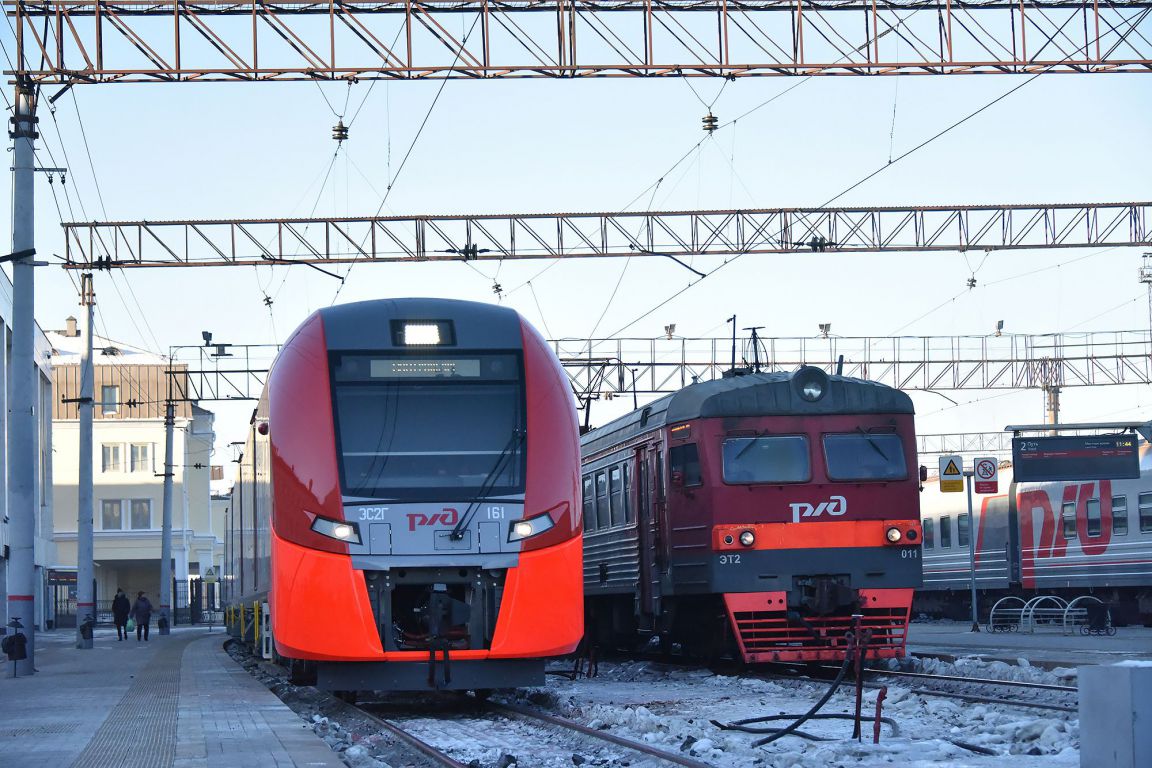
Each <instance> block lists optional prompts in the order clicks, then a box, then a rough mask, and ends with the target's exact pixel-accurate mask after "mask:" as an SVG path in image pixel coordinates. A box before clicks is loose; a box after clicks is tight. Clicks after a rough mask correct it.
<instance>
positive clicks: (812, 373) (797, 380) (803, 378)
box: [792, 365, 828, 403]
mask: <svg viewBox="0 0 1152 768" xmlns="http://www.w3.org/2000/svg"><path fill="white" fill-rule="evenodd" d="M792 386H793V387H794V388H795V390H796V394H798V395H800V397H801V398H802V399H804V400H806V401H808V402H809V403H814V402H816V401H817V400H819V399H821V398H822V397H824V395H825V394H827V392H828V374H826V373H824V371H822V370H820V369H819V368H816V367H813V366H811V365H805V366H802V367H801V368H800V370H798V371H796V373H794V374H792Z"/></svg>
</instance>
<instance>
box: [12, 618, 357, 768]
mask: <svg viewBox="0 0 1152 768" xmlns="http://www.w3.org/2000/svg"><path fill="white" fill-rule="evenodd" d="M75 637H76V635H75V630H72V629H69V630H56V631H49V632H38V633H37V634H36V669H37V672H36V674H34V675H27V676H22V677H18V678H13V677H11V674H12V665H11V664H6V667H7V669H6V670H4V672H3V674H0V766H5V767H7V766H11V768H17V767H18V768H66V767H67V766H72V768H105V767H107V768H160V767H164V768H168V767H171V768H263V767H264V766H275V767H276V768H343V765H344V764H343V762H342V761H341V760H340V758H339V757H338V756H337V755H336V753H334V752H333V751H332V750H331V749H329V747H328V746H327V745H326V744H325V743H324V741H323V740H322V739H320V738H319V737H318V736H316V735H315V734H314V733H313V732H312V729H311V728H309V727H308V724H307V723H305V722H304V721H303V720H301V719H300V717H299V716H297V715H296V714H295V713H294V712H292V711H291V710H290V709H289V708H288V707H287V706H285V705H284V704H283V703H282V702H281V701H280V699H278V698H277V697H276V696H275V695H274V694H273V693H272V692H271V691H269V690H268V689H267V688H266V687H264V685H263V684H262V683H260V682H259V681H257V680H256V679H255V678H253V677H252V676H251V675H249V674H248V672H247V671H245V670H244V668H243V667H241V666H240V665H239V664H237V663H236V662H235V661H233V660H232V658H231V657H230V656H229V655H228V654H227V652H225V651H224V649H223V645H224V642H225V640H226V638H227V636H226V635H225V634H224V632H223V630H222V629H221V628H220V627H218V626H217V627H216V628H215V630H214V631H213V630H211V629H208V628H203V627H188V628H184V627H177V628H174V629H173V631H172V633H171V634H170V635H167V636H160V635H159V634H158V633H157V632H156V631H155V627H153V632H152V636H151V639H150V640H149V641H148V642H138V641H137V640H136V637H135V635H134V634H133V636H132V637H131V638H130V639H128V640H124V641H118V640H117V639H116V633H115V631H114V630H110V629H103V628H100V629H97V630H96V636H95V639H94V647H93V648H92V649H90V650H77V649H76V648H75V647H74V646H75ZM3 658H4V657H3V656H0V659H3Z"/></svg>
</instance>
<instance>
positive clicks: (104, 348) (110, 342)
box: [45, 331, 168, 365]
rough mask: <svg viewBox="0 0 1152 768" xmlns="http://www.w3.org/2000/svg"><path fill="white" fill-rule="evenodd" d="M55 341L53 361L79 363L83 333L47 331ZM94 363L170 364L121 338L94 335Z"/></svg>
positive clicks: (67, 363) (165, 359) (163, 357)
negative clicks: (75, 334)
mask: <svg viewBox="0 0 1152 768" xmlns="http://www.w3.org/2000/svg"><path fill="white" fill-rule="evenodd" d="M45 335H46V336H47V337H48V343H49V344H51V345H52V364H53V365H79V364H80V354H81V352H82V351H83V350H84V337H83V336H70V335H68V332H67V331H46V332H45ZM92 363H93V365H167V364H168V358H167V357H165V356H163V355H158V354H156V353H155V352H150V351H148V350H146V349H140V348H139V347H134V346H132V345H130V344H125V343H124V342H122V341H116V340H114V339H108V338H105V337H103V336H93V337H92Z"/></svg>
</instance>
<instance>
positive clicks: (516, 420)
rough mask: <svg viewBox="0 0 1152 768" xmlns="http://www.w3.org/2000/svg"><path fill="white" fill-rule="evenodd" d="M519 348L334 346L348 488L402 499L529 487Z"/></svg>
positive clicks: (495, 493)
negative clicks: (448, 350)
mask: <svg viewBox="0 0 1152 768" xmlns="http://www.w3.org/2000/svg"><path fill="white" fill-rule="evenodd" d="M521 370H522V368H521V363H520V358H519V356H518V355H516V354H507V353H506V354H471V355H436V356H413V355H396V356H389V355H381V354H378V355H372V354H362V353H355V354H334V355H333V359H332V390H333V396H334V400H335V417H336V434H337V441H338V444H339V452H340V482H341V486H342V488H343V490H344V494H345V495H346V496H363V497H370V498H376V499H396V500H402V501H425V500H429V501H430V500H459V499H470V498H475V497H478V496H481V495H483V496H484V497H500V496H510V495H516V494H522V493H523V492H524V467H525V461H526V458H525V456H526V453H525V445H526V442H525V440H524V438H523V436H524V428H525V413H524V391H523V386H522V376H521Z"/></svg>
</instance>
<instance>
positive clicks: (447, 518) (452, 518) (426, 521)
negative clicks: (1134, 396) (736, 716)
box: [408, 507, 460, 531]
mask: <svg viewBox="0 0 1152 768" xmlns="http://www.w3.org/2000/svg"><path fill="white" fill-rule="evenodd" d="M459 519H460V514H459V513H458V512H457V511H456V508H455V507H444V510H443V511H442V512H433V513H432V514H430V515H425V514H424V513H422V512H409V513H408V530H409V531H414V530H416V526H418V525H419V526H425V525H456V521H458V520H459Z"/></svg>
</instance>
